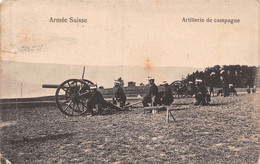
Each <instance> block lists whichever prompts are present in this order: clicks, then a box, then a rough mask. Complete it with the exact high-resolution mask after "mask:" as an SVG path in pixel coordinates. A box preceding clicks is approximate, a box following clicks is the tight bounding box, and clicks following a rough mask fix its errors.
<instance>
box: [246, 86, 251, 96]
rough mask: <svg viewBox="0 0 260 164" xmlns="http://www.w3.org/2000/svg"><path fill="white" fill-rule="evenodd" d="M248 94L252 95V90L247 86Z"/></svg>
mask: <svg viewBox="0 0 260 164" xmlns="http://www.w3.org/2000/svg"><path fill="white" fill-rule="evenodd" d="M246 91H247V93H248V94H250V93H251V90H250V87H249V86H247V89H246Z"/></svg>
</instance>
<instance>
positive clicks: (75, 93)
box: [55, 79, 93, 116]
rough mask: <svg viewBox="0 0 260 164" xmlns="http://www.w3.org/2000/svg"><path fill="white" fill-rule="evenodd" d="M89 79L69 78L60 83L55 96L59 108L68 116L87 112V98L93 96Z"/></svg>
mask: <svg viewBox="0 0 260 164" xmlns="http://www.w3.org/2000/svg"><path fill="white" fill-rule="evenodd" d="M90 84H93V83H92V82H91V81H89V80H85V79H83V80H79V79H69V80H66V81H64V82H63V83H61V84H60V85H59V87H58V88H57V90H56V94H55V98H56V105H57V107H58V109H59V110H60V111H61V112H62V113H64V114H65V115H67V116H79V115H82V114H84V113H86V112H87V104H86V102H87V100H88V99H89V98H90V96H91V92H90V87H89V86H90Z"/></svg>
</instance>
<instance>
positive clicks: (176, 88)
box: [171, 80, 187, 96]
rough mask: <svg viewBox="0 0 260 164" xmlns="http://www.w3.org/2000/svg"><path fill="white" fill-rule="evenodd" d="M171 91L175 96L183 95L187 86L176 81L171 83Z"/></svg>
mask: <svg viewBox="0 0 260 164" xmlns="http://www.w3.org/2000/svg"><path fill="white" fill-rule="evenodd" d="M171 87H172V91H173V92H174V93H175V95H178V96H179V95H185V93H186V92H187V86H186V84H185V83H184V82H182V81H180V80H177V81H174V82H172V83H171Z"/></svg>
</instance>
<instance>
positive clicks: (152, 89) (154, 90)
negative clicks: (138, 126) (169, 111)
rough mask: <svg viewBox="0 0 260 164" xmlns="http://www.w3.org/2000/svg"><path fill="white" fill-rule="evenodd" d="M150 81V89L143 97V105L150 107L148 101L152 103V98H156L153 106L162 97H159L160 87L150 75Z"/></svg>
mask: <svg viewBox="0 0 260 164" xmlns="http://www.w3.org/2000/svg"><path fill="white" fill-rule="evenodd" d="M148 81H149V85H150V87H149V90H148V93H147V94H146V95H145V96H144V98H143V101H142V103H143V106H144V107H148V103H152V99H154V102H153V106H156V105H157V104H159V103H160V98H159V97H158V87H157V86H156V85H155V84H154V79H152V78H151V77H148Z"/></svg>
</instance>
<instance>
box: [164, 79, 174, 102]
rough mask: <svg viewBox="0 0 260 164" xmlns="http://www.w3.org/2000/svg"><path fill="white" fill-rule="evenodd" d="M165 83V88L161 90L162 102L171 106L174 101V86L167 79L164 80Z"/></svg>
mask: <svg viewBox="0 0 260 164" xmlns="http://www.w3.org/2000/svg"><path fill="white" fill-rule="evenodd" d="M163 83H164V90H163V91H162V92H161V96H162V97H161V103H162V104H164V105H168V106H169V105H171V103H172V102H173V95H172V88H171V86H170V85H169V84H168V83H167V81H163Z"/></svg>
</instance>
